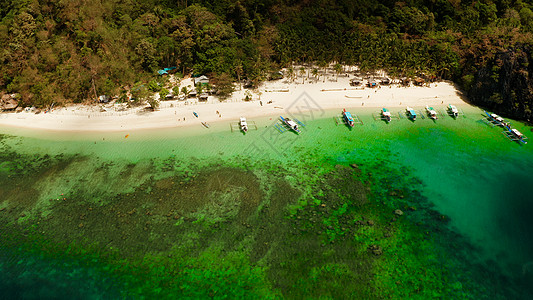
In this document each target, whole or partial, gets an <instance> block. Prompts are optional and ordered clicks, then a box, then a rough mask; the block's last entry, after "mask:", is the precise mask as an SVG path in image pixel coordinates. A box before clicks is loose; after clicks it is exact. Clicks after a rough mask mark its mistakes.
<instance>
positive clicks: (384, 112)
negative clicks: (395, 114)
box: [381, 108, 392, 122]
mask: <svg viewBox="0 0 533 300" xmlns="http://www.w3.org/2000/svg"><path fill="white" fill-rule="evenodd" d="M381 117H382V118H383V119H385V121H387V122H390V121H391V119H392V116H391V114H390V111H389V110H388V109H386V108H383V109H381Z"/></svg>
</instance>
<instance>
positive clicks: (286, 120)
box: [279, 116, 301, 133]
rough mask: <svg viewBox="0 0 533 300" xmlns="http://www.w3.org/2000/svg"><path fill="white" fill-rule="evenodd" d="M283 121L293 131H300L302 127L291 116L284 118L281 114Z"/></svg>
mask: <svg viewBox="0 0 533 300" xmlns="http://www.w3.org/2000/svg"><path fill="white" fill-rule="evenodd" d="M279 117H280V119H281V121H282V122H283V123H284V124H285V125H287V127H289V128H290V129H291V130H292V131H294V132H296V133H300V132H301V131H300V129H298V124H296V122H294V121H293V120H291V119H289V118H284V117H282V116H279Z"/></svg>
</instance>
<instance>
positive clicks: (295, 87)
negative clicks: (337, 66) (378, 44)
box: [0, 76, 468, 132]
mask: <svg viewBox="0 0 533 300" xmlns="http://www.w3.org/2000/svg"><path fill="white" fill-rule="evenodd" d="M349 80H350V78H349V77H344V76H339V78H338V81H335V80H334V79H331V78H330V79H328V80H326V82H322V80H320V81H318V82H311V81H310V82H306V83H304V84H302V79H301V78H300V79H296V80H295V81H294V82H292V83H291V82H287V80H279V81H273V82H267V83H265V84H264V85H263V86H261V87H260V88H259V89H258V91H259V92H260V93H252V98H253V100H252V101H243V99H244V98H245V94H244V93H245V91H244V89H243V90H237V91H236V92H235V93H234V94H233V96H232V98H231V99H228V100H226V101H225V102H219V101H218V100H216V99H214V97H210V100H208V102H207V103H188V104H187V103H186V102H185V101H176V100H173V101H162V102H161V108H160V109H159V110H157V111H154V112H151V111H145V110H143V109H142V107H141V108H135V109H129V110H124V111H120V110H118V106H116V105H115V106H112V105H107V106H106V107H104V109H105V110H107V111H105V112H102V111H101V110H102V109H101V106H69V107H66V108H60V109H54V110H52V111H51V112H48V113H40V114H37V115H36V114H33V113H29V112H21V113H2V114H0V126H7V127H18V128H27V129H44V130H54V131H76V132H83V131H88V132H102V131H106V132H110V131H125V130H141V129H156V128H177V127H186V126H201V122H207V123H210V122H218V121H227V122H237V121H238V119H239V117H241V116H244V117H246V118H254V117H267V116H278V115H287V114H289V115H295V114H298V113H303V112H309V111H325V110H331V109H339V110H342V109H343V108H350V109H352V110H353V112H355V113H357V111H356V110H357V108H371V107H375V108H376V110H379V109H381V108H382V107H387V108H405V107H406V106H412V107H414V108H420V109H423V108H424V107H425V106H426V105H429V106H439V107H440V106H446V105H448V104H454V105H468V104H467V103H466V102H464V101H463V99H462V98H461V92H460V91H458V90H457V89H456V88H455V87H454V86H453V85H452V84H451V83H448V82H437V83H432V84H431V85H430V87H427V86H424V87H419V86H411V87H401V86H398V85H391V86H382V87H380V88H363V87H358V88H356V87H351V86H350V85H349ZM269 101H272V103H270V104H267V103H268V102H269ZM187 102H188V101H187ZM193 112H196V113H197V114H198V116H199V117H198V118H196V117H195V116H194V115H193ZM217 112H219V113H217Z"/></svg>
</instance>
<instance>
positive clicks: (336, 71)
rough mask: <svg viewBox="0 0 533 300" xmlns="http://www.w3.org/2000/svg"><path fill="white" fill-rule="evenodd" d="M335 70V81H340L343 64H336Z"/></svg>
mask: <svg viewBox="0 0 533 300" xmlns="http://www.w3.org/2000/svg"><path fill="white" fill-rule="evenodd" d="M333 68H334V69H335V73H337V78H336V79H335V81H339V74H340V73H341V72H342V66H341V64H339V63H336V64H335V66H334V67H333Z"/></svg>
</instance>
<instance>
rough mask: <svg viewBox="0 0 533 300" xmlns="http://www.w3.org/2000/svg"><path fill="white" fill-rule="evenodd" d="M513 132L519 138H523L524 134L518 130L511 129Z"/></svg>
mask: <svg viewBox="0 0 533 300" xmlns="http://www.w3.org/2000/svg"><path fill="white" fill-rule="evenodd" d="M511 130H512V131H513V133H514V134H516V135H517V136H522V133H521V132H520V131H518V130H516V129H514V128H513V129H511Z"/></svg>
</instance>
